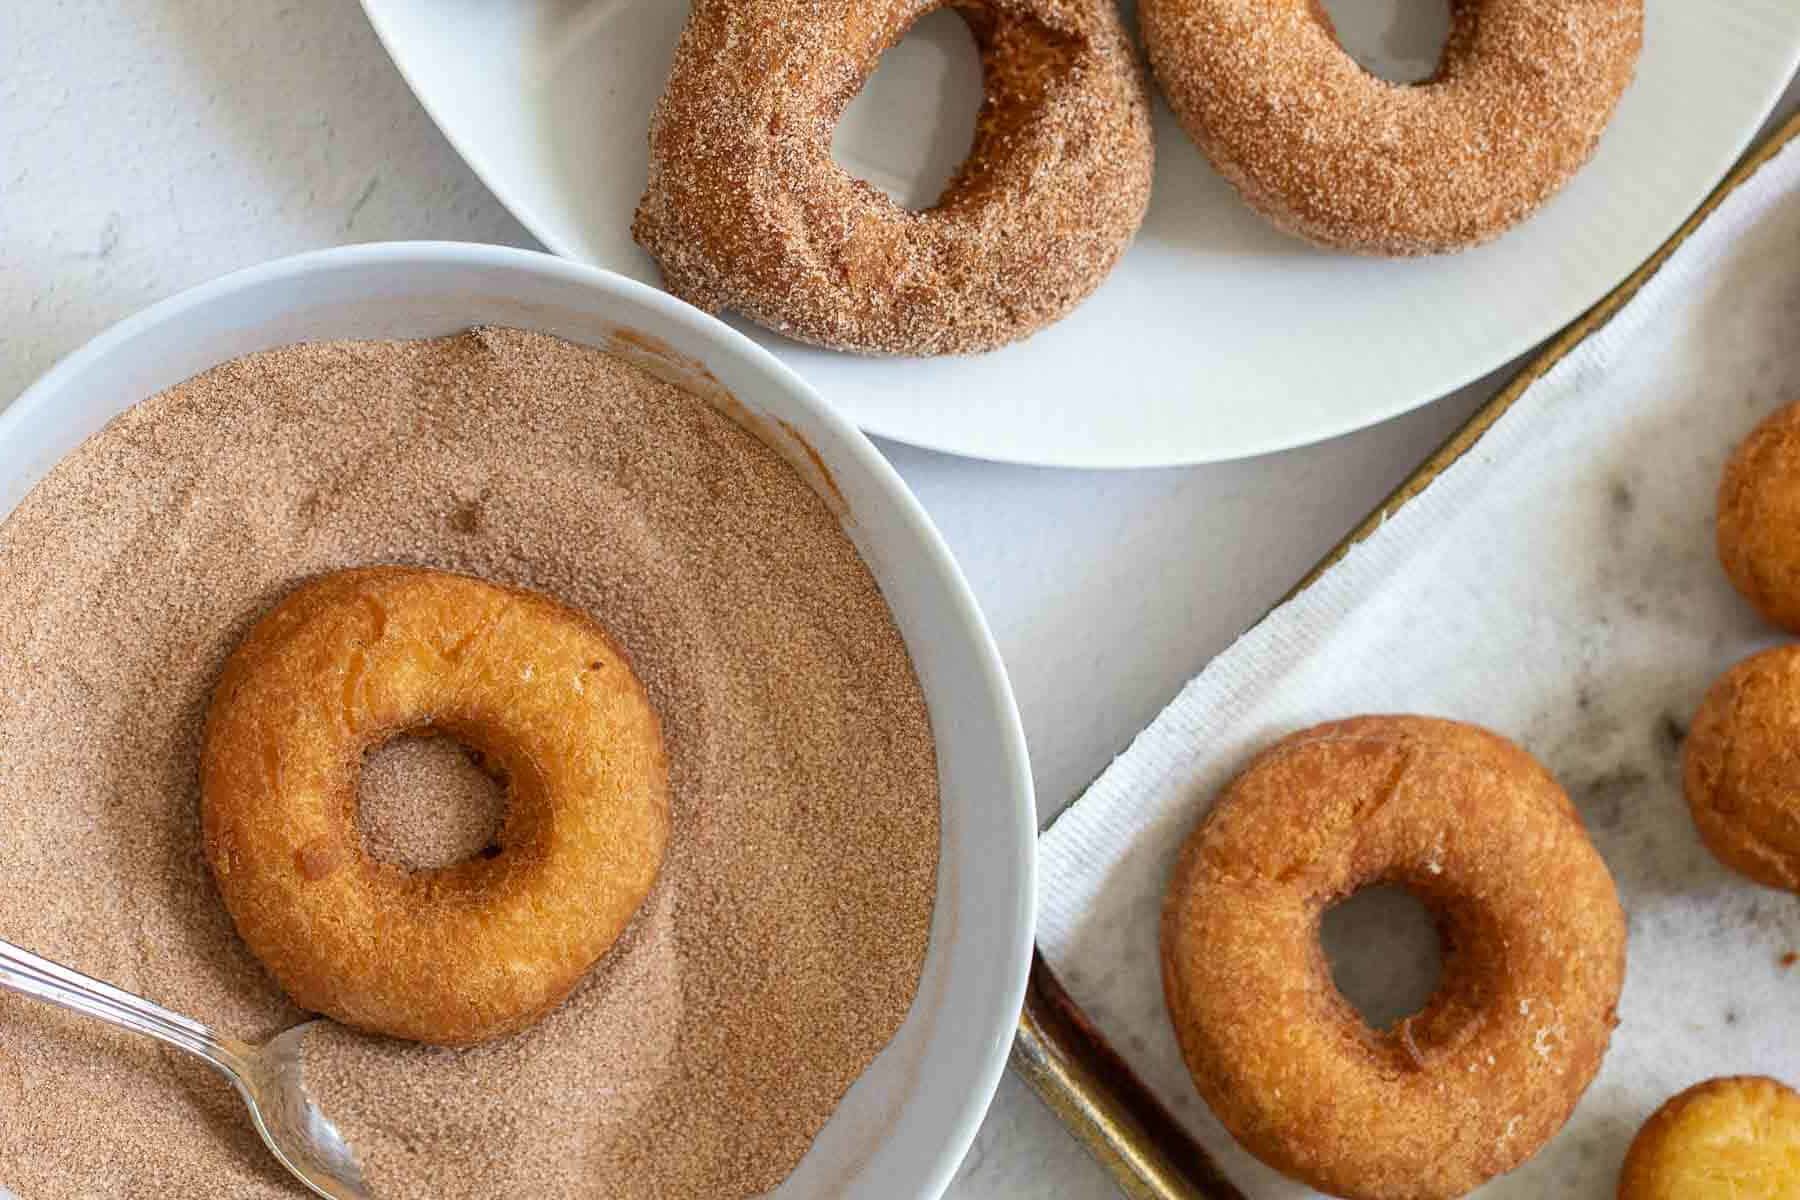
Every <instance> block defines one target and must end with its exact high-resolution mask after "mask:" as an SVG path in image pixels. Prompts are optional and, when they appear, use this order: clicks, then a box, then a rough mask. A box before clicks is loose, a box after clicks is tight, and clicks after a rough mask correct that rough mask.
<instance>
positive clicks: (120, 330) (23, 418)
mask: <svg viewBox="0 0 1800 1200" xmlns="http://www.w3.org/2000/svg"><path fill="white" fill-rule="evenodd" d="M402 265H435V266H444V265H448V266H457V267H469V268H497V269H501V270H511V271H523V272H526V273H534V274H539V275H544V276H548V277H550V278H552V279H556V280H559V281H561V282H564V283H573V284H576V285H578V286H585V287H590V288H593V289H595V290H596V291H598V292H601V293H605V294H608V295H609V296H610V297H611V298H613V299H616V300H622V301H624V302H625V303H626V304H628V305H635V306H638V307H640V308H644V309H648V310H650V311H651V312H653V313H654V314H655V315H657V316H658V317H659V318H661V319H664V320H667V321H671V322H674V323H676V324H678V325H681V326H683V327H685V328H686V329H687V330H688V331H690V332H692V333H694V334H696V335H697V336H699V337H701V338H703V339H705V340H706V341H708V342H711V343H714V344H716V345H718V346H719V348H720V349H721V350H723V351H725V352H726V353H729V354H733V355H736V356H738V357H739V358H740V359H742V360H744V361H745V365H747V366H749V367H751V368H753V369H756V370H759V371H760V372H762V373H763V374H765V375H766V376H768V377H769V378H770V379H771V380H772V381H773V382H774V383H775V384H776V385H777V386H779V387H780V388H781V389H782V390H784V391H785V392H786V393H787V394H788V396H789V397H790V398H791V399H792V400H793V401H794V402H796V403H797V404H799V405H801V406H802V407H804V408H806V409H807V410H809V413H810V415H812V416H813V417H815V418H816V419H818V420H819V421H820V422H821V423H822V424H824V425H825V426H827V427H829V428H830V429H831V430H832V432H834V433H835V434H836V435H838V440H839V443H840V445H841V446H842V447H843V449H844V450H845V452H846V453H848V454H849V455H850V456H851V457H852V458H853V460H854V462H855V464H856V466H857V467H858V468H859V469H862V470H864V471H866V472H867V473H868V474H869V475H870V477H872V478H873V479H874V480H875V481H876V483H877V485H878V487H879V489H880V491H881V493H882V494H883V496H884V498H885V499H886V501H887V502H888V503H889V504H890V505H891V506H892V512H893V515H895V516H897V517H898V518H899V520H900V522H901V523H902V524H903V525H904V527H905V529H906V532H907V534H908V535H909V536H911V537H912V538H914V539H915V540H916V541H917V543H918V545H919V547H920V549H922V550H923V552H924V553H925V555H926V556H927V558H928V559H929V561H930V565H931V567H932V568H933V569H934V572H935V574H936V576H937V578H938V579H939V580H940V581H941V582H942V584H943V591H944V596H943V600H944V605H945V609H946V613H947V615H948V616H949V617H951V618H952V619H954V620H955V621H956V623H957V624H958V625H959V626H960V627H961V628H962V629H963V631H964V632H965V633H966V634H967V636H968V639H969V641H970V643H971V647H972V649H973V650H974V651H975V661H974V663H973V666H974V668H975V670H976V673H977V675H978V677H979V678H980V680H981V683H982V684H983V686H984V687H985V688H986V690H987V693H988V694H989V695H990V696H991V697H992V698H993V700H994V701H996V704H995V706H994V707H995V708H996V709H997V710H998V711H996V712H995V713H994V716H995V718H996V722H997V724H998V725H999V727H1000V732H1001V740H1000V744H998V745H997V746H995V747H994V753H995V755H996V758H997V759H998V761H999V763H1000V765H1001V767H1002V769H1003V772H1004V774H1005V775H1006V776H1007V778H1008V779H1009V781H1010V783H1011V787H1010V788H1009V789H1008V790H1009V791H1010V793H1011V794H1010V795H1009V796H1004V797H995V798H994V799H995V800H996V801H1004V802H1006V803H1007V804H1008V806H1009V809H1010V812H1009V814H1008V815H1009V818H1010V819H1009V820H1008V822H1007V825H1008V828H1009V836H1008V838H1007V845H1006V846H1005V847H1004V849H1005V850H1006V851H1007V852H1008V853H1009V855H1010V856H1011V857H1013V858H1014V859H1015V860H1016V861H1015V862H1014V864H1013V866H1014V867H1015V869H1016V873H1017V875H1018V877H1019V879H1020V881H1021V886H1020V887H1019V888H1018V890H1017V893H1016V894H1015V895H1014V896H1013V897H1012V899H1011V904H1012V910H1013V911H1012V912H1011V914H1010V916H1009V927H1010V929H1011V930H1012V933H1011V937H1010V939H1009V941H1010V944H1009V945H1008V946H1007V958H1008V961H1007V962H1006V963H1005V964H1004V968H1003V972H1002V976H1003V979H1004V981H1005V987H1004V989H1003V994H1004V995H1005V997H1006V1006H1005V1008H1004V1010H1003V1011H1004V1012H1006V1013H1007V1014H1010V1015H1008V1016H1007V1017H1006V1018H1005V1021H1006V1023H1005V1024H1004V1026H1002V1027H999V1028H996V1029H995V1030H993V1031H992V1037H991V1039H990V1040H989V1041H988V1043H987V1046H986V1048H985V1049H984V1051H983V1053H982V1061H981V1062H980V1063H979V1064H978V1066H977V1069H976V1080H975V1087H974V1088H973V1089H971V1090H970V1091H968V1092H967V1094H966V1096H965V1099H964V1101H963V1103H962V1105H961V1111H959V1112H957V1113H956V1114H955V1116H954V1119H953V1121H952V1133H951V1137H950V1139H949V1141H947V1142H946V1143H945V1144H944V1145H943V1147H942V1149H941V1150H940V1152H939V1153H938V1154H937V1155H936V1161H935V1162H934V1163H933V1164H932V1167H931V1169H930V1170H929V1171H928V1172H926V1173H924V1174H923V1175H922V1177H921V1178H920V1180H919V1186H920V1187H921V1189H922V1190H921V1191H920V1193H919V1194H920V1195H924V1196H939V1195H941V1194H942V1193H943V1192H944V1190H945V1189H946V1188H947V1187H948V1186H949V1183H950V1181H951V1179H952V1178H953V1177H954V1176H955V1173H956V1171H957V1169H958V1168H959V1167H960V1165H961V1163H962V1160H963V1158H964V1157H965V1156H966V1155H967V1153H968V1150H969V1147H970V1146H971V1145H972V1144H973V1143H974V1140H975V1136H976V1133H977V1132H978V1131H979V1129H980V1127H981V1123H982V1120H983V1119H984V1117H985V1116H986V1114H987V1110H988V1108H989V1106H990V1104H991V1103H992V1099H993V1096H994V1094H995V1092H996V1090H997V1089H998V1087H999V1084H1000V1079H1001V1076H1002V1075H1003V1074H1004V1072H1005V1069H1006V1064H1007V1060H1008V1057H1009V1054H1010V1051H1011V1046H1012V1040H1013V1039H1012V1034H1013V1031H1014V1029H1015V1028H1016V1024H1017V1014H1018V1012H1019V1011H1020V1010H1021V1009H1022V1006H1023V1003H1024V996H1025V986H1026V979H1027V975H1028V973H1029V970H1030V965H1031V955H1032V949H1033V946H1034V939H1035V919H1036V896H1037V814H1036V805H1035V799H1034V793H1033V781H1032V776H1031V769H1030V759H1029V754H1028V750H1027V747H1026V742H1025V733H1024V728H1023V724H1022V722H1021V719H1020V716H1019V709H1018V704H1017V702H1016V700H1015V698H1014V696H1013V691H1012V685H1011V682H1010V681H1009V679H1008V678H1007V674H1006V670H1005V667H1004V665H1003V663H1002V661H1001V658H1000V652H999V648H998V647H997V645H996V644H995V642H994V638H993V634H992V631H991V630H990V629H989V628H988V624H987V620H986V618H985V617H984V616H983V614H982V612H981V609H980V606H979V605H978V603H977V602H976V599H975V596H974V593H973V591H972V590H971V589H970V587H969V584H968V581H967V579H966V578H965V577H964V576H963V573H962V570H961V568H960V567H959V566H958V565H957V563H956V560H955V558H954V556H953V555H952V554H951V552H950V549H949V546H948V545H947V544H946V543H945V541H944V539H943V535H942V534H941V533H939V532H938V529H937V527H936V525H935V524H934V523H933V522H932V520H931V518H930V516H929V515H928V514H927V513H926V511H925V508H924V506H923V505H922V504H920V502H919V500H918V498H917V497H916V496H915V495H914V494H913V492H912V489H911V488H910V487H908V486H907V484H906V482H905V480H904V479H903V478H901V476H900V474H899V472H898V471H896V470H895V469H894V467H893V465H892V464H891V463H889V462H888V460H887V458H886V457H885V456H883V455H882V454H881V452H880V451H879V450H877V449H876V447H875V444H874V443H873V442H872V441H870V439H869V437H868V436H867V435H866V434H865V433H863V432H862V430H861V429H859V428H858V427H857V426H856V425H855V424H854V423H853V422H852V421H850V420H849V419H848V418H847V417H845V416H844V415H843V414H842V413H841V412H839V411H838V410H837V409H836V408H835V407H833V406H832V405H831V404H830V403H828V402H827V401H826V400H825V399H824V397H822V396H821V395H820V394H819V393H818V392H817V391H816V390H815V389H814V388H813V387H812V385H811V384H809V383H808V382H807V381H806V380H805V379H804V378H803V377H801V376H800V375H799V374H798V373H797V372H796V371H795V370H794V369H793V368H792V367H790V366H788V365H787V364H786V363H784V362H782V361H781V360H780V359H779V358H777V357H776V356H775V355H774V354H772V353H770V352H769V351H768V350H766V349H764V348H763V347H762V346H760V345H758V344H757V343H756V342H755V341H753V340H752V339H750V338H749V337H746V336H745V335H744V334H742V333H740V332H738V331H737V330H735V329H733V328H731V326H729V325H727V324H725V323H724V322H722V321H720V320H718V319H717V318H715V317H712V316H710V315H708V314H706V313H704V312H701V311H700V310H699V309H696V308H694V307H692V306H691V305H688V304H687V303H685V302H683V301H681V300H678V299H676V298H675V297H673V296H670V295H668V294H667V293H665V292H662V291H659V290H657V289H656V288H653V287H651V286H649V285H648V284H644V283H640V282H638V281H636V280H634V279H630V278H628V277H626V276H624V275H620V274H618V273H617V272H614V271H609V270H607V269H605V268H603V267H596V266H591V265H589V264H586V263H580V262H575V261H572V260H569V259H565V258H559V257H557V256H555V255H552V254H547V253H544V252H542V251H537V250H527V249H522V248H518V247H512V246H499V245H491V244H487V243H477V242H449V241H427V240H418V241H389V242H370V243H362V244H356V245H348V246H337V247H332V248H328V249H322V250H312V251H305V252H302V253H298V254H293V255H287V256H284V257H280V258H275V259H271V260H268V261H265V262H262V263H258V264H256V265H253V266H249V267H244V268H240V269H238V270H235V271H232V272H229V273H227V274H224V275H221V276H218V277H216V278H214V279H211V280H208V281H206V282H203V283H199V284H196V285H194V286H192V287H188V288H186V289H183V290H181V291H179V292H176V293H175V294H173V295H171V296H168V297H166V298H164V299H162V300H159V301H156V302H155V303H153V304H151V305H149V306H148V307H146V308H143V309H140V310H139V311H137V312H135V313H133V314H132V315H130V316H128V317H125V318H124V319H122V320H120V321H117V322H115V323H114V324H112V325H110V326H108V327H107V328H106V329H104V330H103V331H101V332H100V333H98V334H96V335H94V336H93V337H91V338H89V339H88V340H87V341H86V342H84V343H82V344H81V345H80V346H78V347H77V348H76V349H74V350H72V351H70V352H69V353H67V354H65V355H64V356H62V357H61V358H60V359H58V360H57V361H56V362H55V363H54V364H52V365H51V366H50V368H49V369H48V370H46V371H45V372H43V373H42V374H41V375H39V376H38V377H37V378H36V379H35V380H34V381H33V382H32V383H31V384H30V385H29V386H27V387H26V388H25V390H24V391H22V392H20V393H19V394H18V396H17V397H15V398H14V399H13V400H12V402H11V403H9V404H7V405H6V406H5V407H4V408H0V451H3V450H4V448H5V447H7V446H8V445H9V444H10V443H11V441H12V440H13V439H14V438H15V437H16V436H18V431H19V430H20V429H21V428H22V427H25V426H27V425H28V424H30V423H32V422H34V421H39V420H45V419H48V420H49V421H51V422H57V421H59V420H60V419H61V418H59V417H58V416H57V415H56V414H55V413H53V412H50V411H49V409H50V406H51V404H52V403H53V401H54V400H55V398H56V397H57V396H58V395H59V394H61V393H62V392H63V391H64V389H65V388H67V387H68V386H69V385H70V383H71V382H73V381H76V380H78V379H79V378H80V377H81V375H82V374H83V373H84V372H86V371H88V370H90V369H93V368H95V367H96V366H98V365H99V364H101V363H103V362H105V361H106V360H107V359H108V358H109V357H110V356H112V355H114V354H116V353H118V352H119V351H120V350H121V349H122V348H123V347H125V346H127V345H129V344H130V343H131V342H133V341H134V340H136V339H138V338H140V337H143V336H145V335H147V334H150V333H152V332H154V331H157V330H159V329H162V328H164V327H167V326H171V325H178V324H179V323H181V322H182V321H183V320H184V319H185V318H187V317H188V316H189V315H190V314H194V313H196V312H198V311H201V310H206V309H212V308H214V307H215V306H217V305H219V304H220V303H222V302H224V301H227V300H228V299H229V298H230V297H231V296H233V295H234V294H238V293H242V292H244V291H247V290H249V289H252V288H257V287H261V286H265V285H271V284H280V283H282V282H286V281H291V280H293V279H296V278H298V277H300V276H303V275H307V274H310V273H313V272H318V271H329V270H336V269H345V268H354V269H370V268H374V269H380V268H383V267H397V266H402ZM221 361H224V360H221ZM215 365H216V364H215ZM144 399H148V396H147V395H146V396H143V397H140V398H139V399H138V400H135V401H133V402H132V403H133V404H136V403H140V402H141V401H142V400H144ZM83 440H85V439H83ZM63 457H65V456H62V455H59V456H58V457H57V458H56V459H54V460H52V461H51V463H50V464H49V467H53V466H54V465H55V463H57V462H60V461H61V460H62V458H63ZM49 467H47V468H46V469H49ZM41 478H42V476H41V474H40V475H39V476H38V479H41ZM37 481H38V480H37V479H34V480H32V483H31V486H35V485H36V482H37ZM27 491H29V488H27ZM0 520H4V514H0ZM0 1194H4V1193H3V1189H0Z"/></svg>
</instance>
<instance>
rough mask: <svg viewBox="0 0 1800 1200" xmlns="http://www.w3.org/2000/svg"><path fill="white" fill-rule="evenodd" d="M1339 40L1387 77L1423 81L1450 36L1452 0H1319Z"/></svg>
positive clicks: (1363, 63)
mask: <svg viewBox="0 0 1800 1200" xmlns="http://www.w3.org/2000/svg"><path fill="white" fill-rule="evenodd" d="M1317 2H1318V4H1319V7H1321V8H1322V9H1324V10H1325V14H1326V16H1327V17H1328V18H1329V19H1330V22H1331V25H1332V27H1333V30H1334V31H1335V33H1336V34H1337V41H1338V45H1340V46H1342V47H1343V48H1344V53H1345V54H1348V55H1349V56H1350V57H1351V58H1353V59H1355V60H1356V63H1357V65H1358V66H1360V67H1362V69H1363V70H1365V71H1367V72H1368V73H1369V74H1371V75H1374V76H1376V77H1377V78H1379V79H1385V80H1387V81H1388V82H1389V83H1424V82H1426V81H1427V80H1429V79H1430V78H1431V77H1432V76H1434V75H1436V74H1437V72H1438V66H1439V64H1440V63H1441V62H1442V61H1443V57H1444V47H1445V46H1446V45H1448V44H1449V41H1450V26H1451V20H1452V14H1451V11H1450V0H1317Z"/></svg>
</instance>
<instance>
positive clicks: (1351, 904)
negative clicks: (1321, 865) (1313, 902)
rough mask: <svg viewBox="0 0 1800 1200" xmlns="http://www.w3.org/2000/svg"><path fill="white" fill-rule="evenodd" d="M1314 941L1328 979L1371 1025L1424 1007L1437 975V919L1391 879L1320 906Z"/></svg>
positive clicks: (1440, 964) (1440, 955)
mask: <svg viewBox="0 0 1800 1200" xmlns="http://www.w3.org/2000/svg"><path fill="white" fill-rule="evenodd" d="M1319 944H1320V945H1321V946H1322V947H1323V948H1324V951H1325V961H1326V963H1327V964H1328V965H1329V966H1330V968H1331V981H1332V983H1334V984H1336V985H1337V990H1338V992H1339V993H1340V994H1341V995H1342V996H1343V997H1344V999H1345V1000H1347V1001H1349V1003H1350V1006H1351V1007H1352V1008H1354V1009H1355V1010H1356V1011H1357V1013H1358V1015H1360V1016H1361V1017H1362V1019H1363V1021H1364V1022H1365V1023H1366V1024H1367V1025H1368V1026H1369V1028H1371V1029H1378V1030H1388V1029H1391V1028H1393V1027H1394V1026H1395V1025H1396V1024H1398V1023H1399V1022H1400V1021H1401V1020H1403V1019H1404V1018H1406V1017H1410V1016H1412V1015H1414V1014H1415V1013H1417V1012H1419V1011H1421V1010H1422V1009H1424V1007H1425V1005H1426V1004H1427V1003H1429V1002H1430V1000H1431V997H1432V996H1433V995H1434V994H1435V993H1436V992H1437V990H1438V985H1439V983H1440V982H1441V980H1442V977H1443V970H1444V944H1443V938H1442V936H1441V935H1440V934H1439V932H1438V923H1437V920H1436V918H1435V917H1433V916H1432V913H1431V910H1430V909H1428V908H1426V907H1425V905H1424V904H1422V903H1421V902H1420V901H1419V898H1418V897H1417V896H1414V895H1413V894H1412V893H1411V892H1409V891H1407V890H1406V889H1405V888H1403V887H1400V886H1399V885H1397V884H1385V883H1384V884H1374V885H1371V886H1369V887H1365V888H1362V889H1360V890H1359V891H1356V892H1354V893H1352V894H1351V895H1350V896H1348V897H1347V898H1345V899H1343V900H1341V901H1339V902H1338V903H1336V904H1334V905H1332V906H1331V907H1330V908H1328V909H1326V910H1325V915H1324V917H1323V918H1322V919H1321V920H1320V923H1319Z"/></svg>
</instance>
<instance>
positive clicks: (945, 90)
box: [831, 8, 983, 212]
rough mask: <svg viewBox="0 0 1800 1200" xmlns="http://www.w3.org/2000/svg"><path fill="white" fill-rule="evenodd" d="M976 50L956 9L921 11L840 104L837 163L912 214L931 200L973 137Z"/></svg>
mask: <svg viewBox="0 0 1800 1200" xmlns="http://www.w3.org/2000/svg"><path fill="white" fill-rule="evenodd" d="M982 94H983V81H982V73H981V52H980V50H979V48H978V47H977V46H976V43H975V35H974V34H973V33H972V32H971V31H970V28H969V22H968V20H967V19H965V18H964V17H963V16H962V15H960V14H959V13H958V12H957V11H954V10H952V9H950V8H939V9H935V10H933V11H932V12H929V13H926V14H925V15H924V16H923V17H921V18H919V20H918V21H917V22H916V23H915V24H914V25H913V27H912V28H911V29H909V30H907V31H906V34H905V36H904V37H902V39H901V40H900V42H899V43H898V44H896V45H894V46H892V47H890V48H889V49H888V51H887V52H886V53H885V54H883V55H882V56H881V62H880V65H879V66H877V67H876V69H875V73H874V74H873V75H872V76H870V77H869V80H868V82H867V83H866V84H864V85H863V88H862V90H861V91H860V92H858V93H857V94H856V96H855V97H854V98H853V99H852V100H851V101H850V103H849V105H848V107H846V108H845V109H844V114H843V116H842V117H841V118H840V119H839V121H838V124H837V129H836V131H835V132H834V133H833V135H832V141H831V154H832V158H833V159H835V160H836V161H837V164H838V166H840V167H842V168H843V169H844V170H846V171H848V172H849V173H850V174H852V175H854V176H856V177H857V178H858V179H861V180H863V181H864V182H865V183H870V184H873V185H874V186H876V187H878V188H880V189H881V190H882V191H884V192H886V193H887V194H888V196H889V197H890V198H891V199H892V200H893V201H894V203H896V204H898V205H900V206H901V207H902V208H905V209H910V210H911V211H914V212H919V211H923V210H924V209H927V208H930V207H931V206H932V205H934V204H936V203H937V201H938V199H939V197H941V196H942V195H943V194H944V189H945V188H946V187H948V186H949V183H950V181H951V179H953V178H955V176H956V173H957V170H958V168H959V167H961V165H962V163H963V160H964V159H966V158H967V157H968V156H969V149H970V147H971V146H973V145H974V142H975V125H976V118H977V117H978V116H979V115H980V112H981V103H982Z"/></svg>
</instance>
